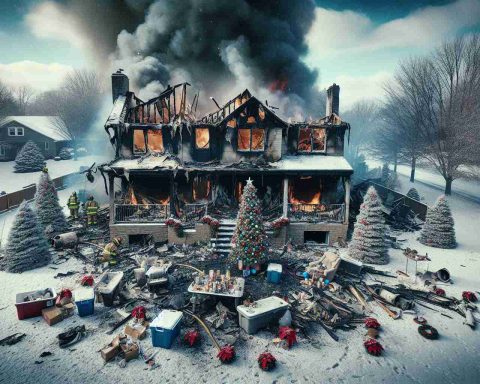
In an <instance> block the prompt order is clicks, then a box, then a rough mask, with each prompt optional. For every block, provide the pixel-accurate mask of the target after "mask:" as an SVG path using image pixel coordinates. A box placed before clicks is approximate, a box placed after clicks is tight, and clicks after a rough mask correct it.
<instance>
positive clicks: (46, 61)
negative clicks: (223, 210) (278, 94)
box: [0, 0, 480, 108]
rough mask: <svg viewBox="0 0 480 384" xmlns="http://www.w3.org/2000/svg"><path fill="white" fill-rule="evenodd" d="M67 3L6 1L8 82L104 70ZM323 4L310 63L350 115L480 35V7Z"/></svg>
mask: <svg viewBox="0 0 480 384" xmlns="http://www.w3.org/2000/svg"><path fill="white" fill-rule="evenodd" d="M102 1H104V0H99V1H98V3H99V4H101V2H102ZM133 1H134V0H131V1H130V2H133ZM139 1H140V2H142V0H139ZM232 1H233V0H232ZM65 2H68V0H65V1H62V0H57V1H42V0H15V1H10V0H0V46H1V47H2V50H1V54H0V79H1V80H2V81H4V82H7V83H9V84H21V83H22V84H25V83H26V84H30V85H31V86H33V87H34V88H36V89H37V90H48V89H51V88H54V87H55V86H57V85H58V84H59V82H60V81H61V79H62V77H63V76H64V75H65V73H67V72H68V71H69V70H71V69H72V68H82V67H89V66H92V65H98V61H95V58H94V57H93V55H92V49H91V48H92V44H95V43H96V42H95V41H85V37H84V34H82V26H81V25H79V24H78V22H77V21H76V20H75V18H72V17H70V15H68V14H67V15H66V14H62V12H61V6H62V5H63V4H64V3H65ZM316 4H317V8H316V18H315V22H314V24H313V27H312V28H311V30H310V32H309V34H308V35H307V42H308V46H309V52H308V54H307V56H306V57H305V58H304V60H305V62H306V63H307V64H308V65H309V66H310V67H312V68H316V69H318V71H319V72H320V76H319V80H318V86H319V87H321V88H324V87H326V86H328V85H329V84H331V83H333V82H336V83H337V84H339V85H340V86H341V100H342V106H343V108H347V107H348V106H349V105H351V104H352V103H353V102H355V101H356V100H358V99H360V98H363V97H365V98H374V97H380V96H381V85H382V83H383V82H384V81H385V80H387V79H388V78H389V77H390V76H391V75H392V73H393V72H394V70H395V67H396V65H397V64H398V62H399V60H401V59H405V58H408V57H409V56H411V55H415V54H420V53H423V52H426V51H428V50H430V49H432V48H433V47H434V46H436V45H438V44H439V43H440V42H441V41H442V40H444V39H446V38H452V37H454V36H458V35H463V34H468V33H471V32H477V31H479V30H480V0H455V1H447V0H438V1H436V0H431V1H427V0H397V1H386V0H341V1H340V0H338V1H333V0H326V1H323V0H317V1H316ZM96 59H97V60H98V58H96Z"/></svg>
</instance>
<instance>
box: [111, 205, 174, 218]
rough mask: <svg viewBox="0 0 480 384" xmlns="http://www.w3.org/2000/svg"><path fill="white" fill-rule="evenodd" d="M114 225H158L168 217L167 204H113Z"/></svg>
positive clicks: (168, 208)
mask: <svg viewBox="0 0 480 384" xmlns="http://www.w3.org/2000/svg"><path fill="white" fill-rule="evenodd" d="M114 208H115V223H158V222H162V221H164V220H166V219H167V218H168V217H169V215H170V207H169V205H168V204H137V205H133V204H115V205H114Z"/></svg>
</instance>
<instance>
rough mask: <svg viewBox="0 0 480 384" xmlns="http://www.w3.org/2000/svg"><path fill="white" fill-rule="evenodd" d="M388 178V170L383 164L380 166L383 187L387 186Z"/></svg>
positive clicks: (385, 164) (386, 165)
mask: <svg viewBox="0 0 480 384" xmlns="http://www.w3.org/2000/svg"><path fill="white" fill-rule="evenodd" d="M389 177H390V168H389V166H388V163H383V166H382V175H381V181H382V184H383V185H385V186H386V185H387V182H388V179H389Z"/></svg>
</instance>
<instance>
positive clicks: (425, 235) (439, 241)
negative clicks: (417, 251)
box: [419, 196, 457, 248]
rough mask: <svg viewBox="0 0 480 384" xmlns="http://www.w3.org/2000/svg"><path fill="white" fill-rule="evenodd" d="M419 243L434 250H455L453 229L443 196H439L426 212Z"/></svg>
mask: <svg viewBox="0 0 480 384" xmlns="http://www.w3.org/2000/svg"><path fill="white" fill-rule="evenodd" d="M419 241H420V242H421V243H422V244H425V245H428V246H430V247H435V248H455V247H456V246H457V242H456V240H455V227H454V222H453V217H452V213H451V212H450V207H449V206H448V203H447V200H446V199H445V196H440V197H439V198H438V199H437V201H436V203H435V205H434V206H433V207H432V208H429V209H428V211H427V217H426V219H425V224H423V228H422V232H421V234H420V238H419Z"/></svg>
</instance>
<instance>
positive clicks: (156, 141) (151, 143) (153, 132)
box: [147, 129, 163, 152]
mask: <svg viewBox="0 0 480 384" xmlns="http://www.w3.org/2000/svg"><path fill="white" fill-rule="evenodd" d="M147 145H148V150H149V151H150V152H163V136H162V130H161V129H149V130H148V131H147Z"/></svg>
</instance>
